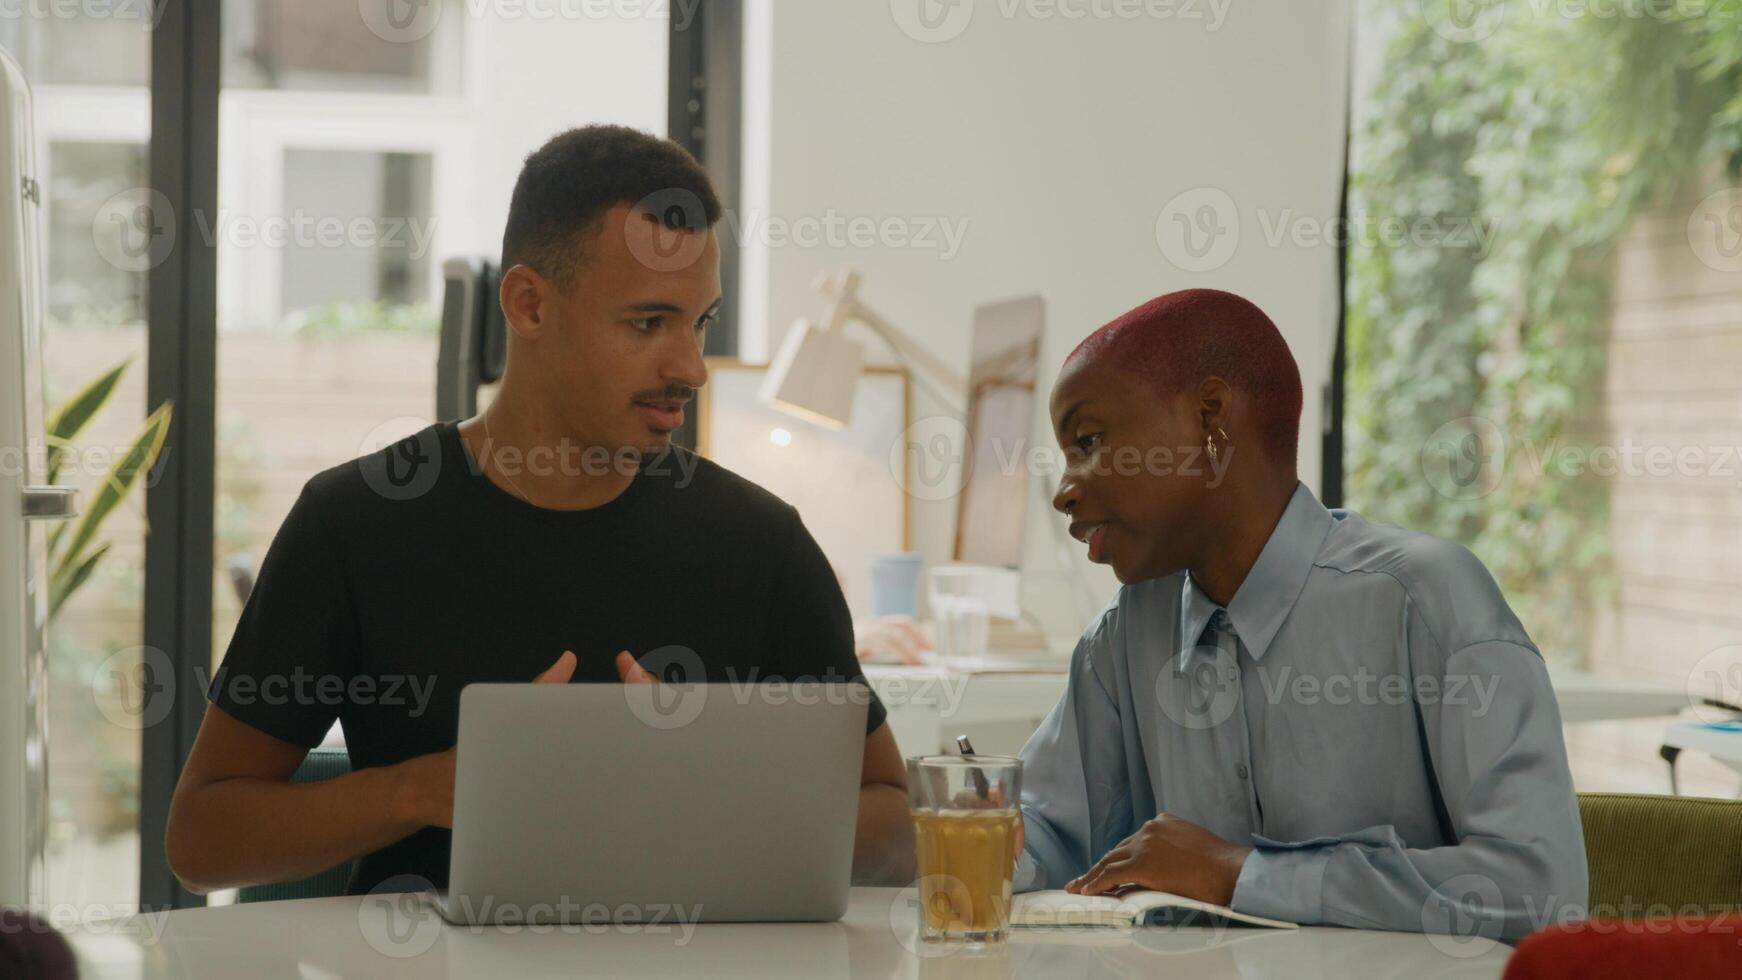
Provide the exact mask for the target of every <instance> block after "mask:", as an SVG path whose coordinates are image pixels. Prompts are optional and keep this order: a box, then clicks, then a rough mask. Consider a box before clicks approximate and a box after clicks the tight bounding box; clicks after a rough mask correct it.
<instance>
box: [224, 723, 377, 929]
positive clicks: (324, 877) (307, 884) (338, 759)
mask: <svg viewBox="0 0 1742 980" xmlns="http://www.w3.org/2000/svg"><path fill="white" fill-rule="evenodd" d="M350 771H351V757H350V756H349V755H348V754H346V752H345V750H344V749H310V750H309V754H308V756H307V757H306V758H304V759H303V760H302V765H300V766H298V767H297V768H296V772H295V774H293V775H292V776H291V777H290V781H291V782H293V783H318V782H320V781H322V780H325V779H333V778H335V777H338V776H343V775H344V774H345V773H348V772H350ZM356 863H357V862H356V861H346V862H345V863H344V864H341V865H339V866H337V867H334V868H328V869H327V870H325V871H322V872H321V873H320V874H317V875H313V876H311V877H308V878H304V879H302V880H301V881H280V882H274V883H273V884H270V885H249V886H248V887H247V888H243V889H240V890H239V891H238V892H237V893H236V901H237V902H275V901H278V900H280V899H286V898H327V897H330V896H333V895H343V894H345V886H346V885H347V884H349V883H350V881H351V866H352V865H354V864H356Z"/></svg>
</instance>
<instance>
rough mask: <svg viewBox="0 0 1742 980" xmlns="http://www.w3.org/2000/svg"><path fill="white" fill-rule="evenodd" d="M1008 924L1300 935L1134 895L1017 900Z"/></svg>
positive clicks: (1266, 922) (1054, 894)
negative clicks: (1240, 930) (1195, 928)
mask: <svg viewBox="0 0 1742 980" xmlns="http://www.w3.org/2000/svg"><path fill="white" fill-rule="evenodd" d="M1010 924H1011V925H1012V926H1016V927H1018V928H1026V929H1058V928H1093V927H1103V928H1105V927H1112V928H1129V927H1133V926H1209V927H1213V928H1228V927H1236V928H1238V927H1253V928H1260V929H1298V928H1300V927H1299V926H1297V925H1295V924H1294V923H1292V922H1283V921H1281V920H1280V919H1266V918H1264V917H1263V916H1259V915H1247V914H1246V913H1244V912H1236V911H1234V910H1233V909H1231V908H1227V907H1226V906H1222V905H1212V904H1210V903H1209V902H1200V901H1198V900H1196V899H1192V898H1182V897H1181V896H1179V895H1170V894H1168V893H1167V892H1151V891H1130V892H1125V893H1123V894H1120V895H1074V894H1072V893H1070V892H1067V891H1058V890H1054V891H1042V892H1028V893H1025V894H1022V895H1017V896H1016V901H1015V903H1014V905H1013V907H1012V908H1011V910H1010Z"/></svg>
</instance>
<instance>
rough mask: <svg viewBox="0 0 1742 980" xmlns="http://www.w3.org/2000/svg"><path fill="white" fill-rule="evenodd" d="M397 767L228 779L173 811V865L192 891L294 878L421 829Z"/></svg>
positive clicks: (170, 844) (168, 836)
mask: <svg viewBox="0 0 1742 980" xmlns="http://www.w3.org/2000/svg"><path fill="white" fill-rule="evenodd" d="M423 826H424V822H423V821H422V820H421V819H420V817H419V816H418V814H417V813H416V810H415V805H414V801H413V800H411V799H410V798H409V795H408V793H407V792H406V791H405V788H404V787H403V785H402V780H401V779H400V773H399V771H398V767H397V766H387V767H382V768H375V769H359V770H357V771H355V772H351V773H346V774H345V775H343V776H339V777H337V778H335V779H329V780H324V781H322V782H318V783H283V782H274V781H272V780H265V779H252V778H236V779H224V780H218V781H216V782H212V783H209V784H207V785H204V786H201V787H198V788H195V789H191V790H189V791H188V794H187V798H186V799H182V800H179V801H177V804H176V805H175V806H174V808H173V809H172V812H171V814H170V824H169V827H168V833H167V834H166V835H165V836H166V845H167V850H168V852H169V854H168V857H169V863H170V867H171V870H173V871H174V872H175V875H176V877H177V878H179V879H181V881H182V883H183V884H184V885H186V886H187V887H188V888H189V889H190V890H192V891H194V892H197V893H202V894H203V893H205V892H209V891H213V890H215V889H219V888H235V887H240V886H244V885H257V884H266V883H269V882H277V881H296V880H298V879H301V878H306V877H308V876H310V875H314V874H318V873H320V872H322V871H325V870H327V869H328V868H332V867H334V866H336V865H339V864H342V863H344V862H345V861H349V860H351V859H353V858H356V857H360V856H362V855H365V854H368V853H370V852H372V851H377V850H380V849H381V848H383V847H386V846H387V845H388V844H391V843H393V842H394V841H397V840H400V839H402V838H404V837H406V836H408V835H409V834H411V833H413V832H414V831H417V830H419V829H421V828H422V827H423Z"/></svg>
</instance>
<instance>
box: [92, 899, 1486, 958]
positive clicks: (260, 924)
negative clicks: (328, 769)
mask: <svg viewBox="0 0 1742 980" xmlns="http://www.w3.org/2000/svg"><path fill="white" fill-rule="evenodd" d="M913 894H914V893H913V891H912V890H911V889H894V888H856V889H854V890H853V898H852V903H851V905H850V906H849V908H848V910H847V914H846V916H845V918H843V919H842V920H841V921H839V922H821V923H802V924H791V925H777V924H724V923H722V924H699V925H693V926H691V927H689V929H690V931H687V932H686V931H682V930H679V929H678V928H675V927H672V928H660V929H658V930H655V929H644V928H641V927H617V928H612V927H609V926H590V927H585V928H583V927H580V926H572V927H568V928H566V929H560V930H559V929H548V930H545V931H542V932H536V933H535V932H532V931H530V930H520V931H514V932H509V931H505V930H501V929H493V928H480V929H473V928H469V927H463V926H450V925H447V924H445V923H443V922H442V921H441V919H440V918H438V917H437V916H436V915H435V913H434V911H433V910H431V909H430V908H429V906H428V904H427V901H425V900H424V899H423V898H422V897H421V896H415V895H406V896H368V897H349V898H317V899H307V900H303V901H291V902H262V903H259V904H255V905H234V906H224V907H219V908H201V909H186V910H183V911H179V912H169V913H163V914H159V915H156V916H148V917H143V920H144V921H142V920H141V918H140V917H135V918H130V919H121V920H115V921H114V922H111V923H97V924H95V925H93V926H87V927H85V928H84V929H82V930H80V931H78V932H76V933H74V934H73V935H72V939H73V945H74V949H75V950H76V951H77V953H78V955H79V959H80V964H79V966H80V976H81V977H83V978H85V980H123V978H125V980H158V978H169V977H175V978H189V980H239V978H249V980H335V978H350V977H370V978H383V980H392V978H397V977H441V978H446V980H468V978H472V977H480V978H488V980H499V978H532V977H592V976H598V977H632V976H671V977H681V976H697V977H755V978H758V980H760V978H765V977H772V976H793V977H817V978H828V977H876V978H879V980H882V978H898V977H971V978H976V980H978V978H993V977H1017V976H1023V977H1026V976H1035V977H1048V978H1069V977H1146V978H1151V977H1191V978H1194V980H1215V978H1221V977H1229V978H1232V977H1239V978H1244V980H1252V978H1258V977H1287V978H1290V980H1321V978H1322V980H1354V978H1362V980H1365V978H1368V977H1406V978H1410V980H1426V978H1452V977H1457V978H1464V977H1469V978H1477V977H1482V978H1492V977H1498V976H1500V974H1501V972H1502V971H1503V970H1504V968H1505V963H1506V958H1507V957H1508V956H1509V955H1510V952H1511V951H1510V949H1509V948H1508V947H1506V946H1503V945H1499V944H1496V943H1493V942H1490V941H1488V940H1482V939H1459V938H1454V937H1449V936H1433V937H1430V936H1421V935H1412V934H1406V933H1385V932H1366V931H1358V930H1352V929H1302V930H1299V931H1298V932H1295V931H1291V932H1270V931H1248V930H1241V931H1228V932H1224V933H1222V934H1221V935H1220V936H1219V937H1218V936H1216V935H1214V934H1212V933H1211V932H1210V931H1208V930H1197V929H1180V930H1164V929H1149V930H1141V931H1138V932H1119V933H1114V932H1097V933H1088V934H1084V933H1060V932H1048V933H1018V934H1017V936H1016V938H1014V939H1013V940H1012V942H1011V943H1010V944H1008V945H1007V946H1006V947H1005V948H1004V949H1003V950H1002V951H1000V952H997V953H995V954H991V955H978V956H969V955H962V954H958V955H941V956H940V955H926V956H921V955H919V954H917V953H916V952H915V950H916V949H919V950H921V951H924V952H928V953H929V952H932V951H930V950H927V949H926V947H924V946H919V945H917V944H916V943H915V942H914V923H915V913H914V909H913V907H912V905H911V902H912V896H913ZM105 926H107V931H101V932H100V931H99V930H101V929H103V928H104V927H105Z"/></svg>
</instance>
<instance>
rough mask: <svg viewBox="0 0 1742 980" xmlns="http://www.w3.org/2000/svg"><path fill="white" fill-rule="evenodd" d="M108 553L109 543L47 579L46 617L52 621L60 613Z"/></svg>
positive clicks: (99, 546) (104, 543) (98, 547)
mask: <svg viewBox="0 0 1742 980" xmlns="http://www.w3.org/2000/svg"><path fill="white" fill-rule="evenodd" d="M108 553H109V542H107V541H105V542H103V543H102V544H100V545H98V546H97V547H96V549H95V550H93V551H92V552H91V553H90V554H88V555H86V556H85V558H84V560H83V561H81V562H79V563H78V564H77V565H74V566H72V567H71V568H68V569H65V570H57V571H56V572H55V573H54V574H53V575H51V576H50V577H49V582H48V616H49V618H50V619H53V618H54V617H55V615H56V614H57V613H59V612H60V607H61V606H63V605H65V604H66V601H67V600H68V599H69V598H71V597H72V594H73V593H74V592H77V591H78V589H79V586H81V585H84V584H85V580H86V579H88V578H90V577H91V573H92V572H94V571H96V569H97V562H99V561H101V560H102V558H103V556H104V555H106V554H108Z"/></svg>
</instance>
